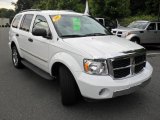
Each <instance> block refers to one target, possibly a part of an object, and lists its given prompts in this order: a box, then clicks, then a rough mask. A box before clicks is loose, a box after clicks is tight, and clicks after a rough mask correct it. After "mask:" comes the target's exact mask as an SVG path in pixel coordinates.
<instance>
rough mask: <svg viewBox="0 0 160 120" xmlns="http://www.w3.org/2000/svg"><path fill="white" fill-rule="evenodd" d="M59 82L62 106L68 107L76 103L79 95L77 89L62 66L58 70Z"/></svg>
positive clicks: (71, 77) (69, 74) (70, 76)
mask: <svg viewBox="0 0 160 120" xmlns="http://www.w3.org/2000/svg"><path fill="white" fill-rule="evenodd" d="M59 80H60V87H61V100H62V104H63V105H65V106H69V105H73V104H75V103H77V101H78V98H79V95H80V92H79V88H78V86H77V83H76V81H75V79H74V77H73V75H72V73H71V72H70V71H69V69H68V68H66V67H65V66H63V65H62V66H60V68H59Z"/></svg>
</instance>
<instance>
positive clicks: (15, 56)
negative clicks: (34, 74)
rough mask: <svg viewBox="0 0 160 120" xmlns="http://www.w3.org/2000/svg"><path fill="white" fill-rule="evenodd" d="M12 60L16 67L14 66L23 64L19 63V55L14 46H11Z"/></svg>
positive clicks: (19, 66)
mask: <svg viewBox="0 0 160 120" xmlns="http://www.w3.org/2000/svg"><path fill="white" fill-rule="evenodd" d="M12 62H13V65H14V67H16V68H22V67H23V65H22V63H21V57H20V55H19V53H18V50H17V48H16V46H13V47H12Z"/></svg>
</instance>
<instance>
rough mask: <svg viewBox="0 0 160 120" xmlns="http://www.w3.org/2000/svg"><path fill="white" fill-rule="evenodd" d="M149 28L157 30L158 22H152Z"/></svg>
mask: <svg viewBox="0 0 160 120" xmlns="http://www.w3.org/2000/svg"><path fill="white" fill-rule="evenodd" d="M147 30H156V23H151V24H150V25H149V26H148V28H147Z"/></svg>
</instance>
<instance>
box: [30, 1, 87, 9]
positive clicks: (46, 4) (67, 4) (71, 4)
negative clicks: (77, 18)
mask: <svg viewBox="0 0 160 120" xmlns="http://www.w3.org/2000/svg"><path fill="white" fill-rule="evenodd" d="M32 8H37V9H43V10H48V9H50V10H53V9H54V10H74V11H77V12H82V11H84V9H85V8H84V5H83V4H82V3H81V1H80V0H40V1H38V2H36V4H34V5H33V6H32Z"/></svg>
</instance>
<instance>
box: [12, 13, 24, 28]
mask: <svg viewBox="0 0 160 120" xmlns="http://www.w3.org/2000/svg"><path fill="white" fill-rule="evenodd" d="M21 17H22V15H17V16H16V17H15V18H14V20H13V23H12V27H14V28H17V27H18V24H19V21H20V19H21Z"/></svg>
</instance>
